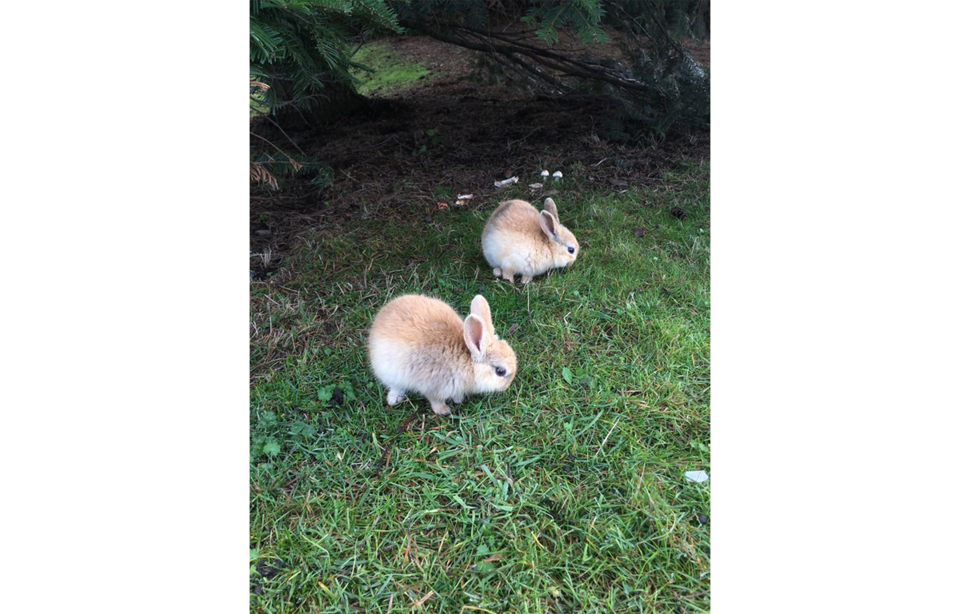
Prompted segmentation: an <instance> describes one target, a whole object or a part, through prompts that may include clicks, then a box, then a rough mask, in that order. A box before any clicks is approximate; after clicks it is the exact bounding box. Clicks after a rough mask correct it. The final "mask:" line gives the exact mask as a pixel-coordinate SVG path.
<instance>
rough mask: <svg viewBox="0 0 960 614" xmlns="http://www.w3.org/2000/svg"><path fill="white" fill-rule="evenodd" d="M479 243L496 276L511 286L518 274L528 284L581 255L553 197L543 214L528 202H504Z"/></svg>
mask: <svg viewBox="0 0 960 614" xmlns="http://www.w3.org/2000/svg"><path fill="white" fill-rule="evenodd" d="M480 243H481V245H482V247H483V256H484V257H485V258H486V259H487V262H488V263H489V264H490V266H491V267H493V275H494V276H495V277H503V278H504V279H506V280H507V281H509V282H511V283H513V276H514V275H516V274H518V273H519V274H520V281H521V282H522V283H525V284H526V283H529V282H530V280H531V279H533V278H534V277H536V276H537V275H542V274H544V273H546V272H547V271H549V270H550V269H557V268H563V267H565V266H569V265H571V264H573V262H574V261H575V260H576V259H577V256H578V255H579V254H580V244H579V243H578V242H577V238H576V237H575V236H573V233H572V232H570V231H569V230H567V228H566V227H565V226H564V225H563V224H561V223H560V217H559V215H558V214H557V205H556V203H554V202H553V199H552V198H547V199H546V200H545V201H544V202H543V211H537V210H536V208H534V206H533V205H531V204H530V203H528V202H527V201H525V200H508V201H506V202H503V203H501V204H500V206H499V207H497V209H496V210H495V211H494V212H493V215H491V216H490V219H489V220H487V224H486V225H485V226H484V227H483V234H482V235H481V237H480Z"/></svg>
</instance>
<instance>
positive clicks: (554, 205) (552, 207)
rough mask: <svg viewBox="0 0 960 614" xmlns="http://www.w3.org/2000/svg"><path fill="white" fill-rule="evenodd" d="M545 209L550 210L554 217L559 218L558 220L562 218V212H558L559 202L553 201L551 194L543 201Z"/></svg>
mask: <svg viewBox="0 0 960 614" xmlns="http://www.w3.org/2000/svg"><path fill="white" fill-rule="evenodd" d="M543 210H544V211H549V212H550V213H552V214H553V217H555V218H557V220H558V221H559V220H560V214H559V213H557V203H555V202H553V199H552V198H550V197H549V196H548V197H547V200H545V201H543Z"/></svg>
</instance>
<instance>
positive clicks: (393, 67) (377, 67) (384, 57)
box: [353, 41, 430, 96]
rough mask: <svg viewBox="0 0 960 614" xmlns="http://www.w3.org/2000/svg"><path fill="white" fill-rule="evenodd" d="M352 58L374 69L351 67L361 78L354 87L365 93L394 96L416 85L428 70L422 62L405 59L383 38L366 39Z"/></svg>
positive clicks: (427, 73) (366, 94) (428, 72)
mask: <svg viewBox="0 0 960 614" xmlns="http://www.w3.org/2000/svg"><path fill="white" fill-rule="evenodd" d="M353 60H354V61H355V62H358V63H360V64H363V65H365V66H368V67H370V68H372V69H373V70H372V71H366V70H355V71H353V74H354V76H355V77H357V78H358V79H359V80H360V84H359V85H358V86H357V91H358V92H359V93H360V94H362V95H364V96H372V95H377V96H393V95H396V94H398V93H400V92H402V91H404V90H406V89H409V88H411V87H413V86H415V85H417V84H418V81H420V80H421V79H423V78H425V77H427V75H429V74H430V71H429V70H427V69H426V68H425V67H424V66H423V65H422V64H418V63H416V62H410V61H408V60H405V59H404V58H402V57H401V56H400V55H398V54H397V53H395V52H394V51H392V50H391V49H390V47H388V46H387V44H386V43H385V42H383V41H372V42H370V43H367V44H366V45H365V46H363V47H362V48H361V49H360V51H358V52H357V54H356V55H355V56H354V57H353ZM420 83H422V81H420Z"/></svg>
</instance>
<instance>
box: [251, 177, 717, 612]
mask: <svg viewBox="0 0 960 614" xmlns="http://www.w3.org/2000/svg"><path fill="white" fill-rule="evenodd" d="M708 175H709V168H708V167H707V165H706V164H704V165H691V166H690V167H688V168H686V169H685V170H683V171H682V172H678V173H676V174H673V175H670V176H667V177H666V178H665V179H664V181H663V182H662V183H661V184H660V185H658V186H656V187H653V188H644V189H638V190H636V191H629V192H626V193H624V194H619V195H608V194H597V193H589V192H586V191H584V192H581V193H580V194H579V195H577V196H575V195H573V193H572V192H574V191H575V188H576V180H577V178H576V177H575V176H572V177H568V178H565V179H564V181H565V185H564V192H561V193H560V194H559V195H557V196H555V197H554V198H555V200H556V201H557V204H558V207H559V210H560V215H561V221H563V222H564V223H565V224H566V225H567V226H568V227H569V228H571V229H572V230H573V231H574V232H575V234H576V235H577V237H578V239H579V240H580V244H581V246H582V253H581V256H580V258H579V259H578V261H577V263H576V264H575V265H574V266H573V267H571V268H569V269H566V270H563V271H553V272H551V273H549V274H547V275H546V276H543V277H539V278H537V279H535V280H534V281H533V282H532V283H531V284H529V285H528V286H521V285H520V284H519V283H518V284H516V285H514V286H510V285H508V284H506V283H505V282H503V281H500V280H495V279H494V278H493V277H492V274H491V272H490V269H489V267H488V266H487V264H486V263H485V262H484V260H483V257H482V255H481V253H480V248H479V234H480V230H481V228H482V226H483V223H484V221H485V218H486V216H487V215H489V213H490V212H491V211H492V208H493V206H495V203H492V202H491V203H488V204H487V205H488V206H486V207H485V208H484V210H482V211H472V210H469V209H459V208H451V209H449V210H446V211H443V212H439V211H438V212H437V213H436V214H435V215H434V216H433V218H434V219H433V221H432V222H431V223H429V224H428V223H417V224H413V223H406V224H405V223H390V222H384V221H382V220H381V219H379V218H375V219H370V220H363V219H361V220H356V221H346V222H345V223H344V226H343V227H342V228H339V229H337V230H336V231H333V230H330V231H322V232H320V233H319V234H317V235H316V236H315V237H313V238H312V240H310V241H308V242H307V243H306V244H305V245H303V246H302V247H301V249H300V250H299V251H298V253H297V254H296V255H294V256H293V257H292V258H291V260H290V261H288V263H287V273H286V274H285V275H281V276H280V279H278V280H276V281H274V282H272V283H270V284H255V285H254V286H253V289H252V299H251V311H252V313H251V316H252V325H253V326H252V330H253V332H252V340H251V361H252V363H251V366H252V373H253V376H252V377H253V383H252V392H251V416H250V421H251V452H250V458H251V469H250V489H251V501H250V548H251V572H250V579H251V587H252V590H253V588H256V591H257V592H253V593H251V608H252V610H254V611H261V612H347V611H358V612H361V611H362V612H388V611H389V612H397V613H399V612H412V611H418V612H453V613H458V612H498V613H499V612H561V611H563V612H624V611H638V612H639V611H644V612H646V611H649V612H684V611H686V612H705V611H709V610H710V594H709V587H710V534H709V523H706V524H702V523H701V520H706V519H705V518H703V517H702V516H701V515H703V516H709V513H710V511H709V510H710V486H709V484H710V483H709V482H707V483H704V484H695V483H691V482H687V481H685V479H684V476H683V473H684V472H685V471H690V470H695V469H704V470H706V471H708V472H709V471H710V455H709V446H710V415H709V402H710V383H709V373H710V371H709V359H710V332H709V326H710V323H709V313H710V293H709V278H710V264H709V256H710V235H709V218H710V211H709V196H708V190H709V180H708ZM507 196H510V194H508V193H504V197H507ZM675 206H680V207H683V208H684V209H685V210H686V211H687V212H688V213H689V217H688V219H687V220H679V219H677V218H675V217H673V216H671V215H670V213H669V211H670V208H671V207H675ZM638 227H639V228H643V229H645V230H646V234H645V235H644V236H643V237H642V238H641V237H637V236H635V234H634V229H635V228H638ZM409 292H423V293H426V294H430V295H432V296H436V297H439V298H441V299H444V300H446V301H447V302H449V303H450V304H451V305H453V306H454V308H455V309H457V310H458V311H459V312H460V313H461V314H465V313H467V310H468V308H469V303H470V299H471V298H472V297H473V296H474V295H475V294H477V293H480V294H483V295H484V296H485V297H486V298H487V299H488V301H489V302H490V306H491V309H492V312H493V319H494V324H495V325H496V327H497V332H498V333H499V334H500V335H501V336H503V337H505V338H506V339H507V340H508V341H509V342H510V344H511V345H512V346H513V348H514V350H515V351H516V354H517V359H518V363H519V370H518V374H517V377H516V379H515V381H514V383H513V385H512V386H511V387H510V389H509V390H508V391H507V392H506V393H504V394H501V395H495V396H473V397H468V398H467V399H466V400H465V401H464V403H463V404H461V405H460V406H457V407H455V408H454V412H453V414H452V415H451V416H449V417H446V418H438V417H436V416H434V415H433V414H432V412H431V411H430V409H429V404H428V403H427V402H426V401H425V400H424V399H423V398H421V397H418V396H416V395H413V396H412V397H411V398H410V399H409V400H408V401H405V402H404V403H402V404H400V405H398V406H396V407H393V408H386V407H384V398H385V391H384V390H383V389H382V387H381V386H380V384H379V383H378V382H377V381H376V380H375V379H374V377H373V376H372V375H371V374H370V372H369V369H368V367H367V365H366V353H365V349H364V339H365V329H366V327H367V326H368V325H369V323H370V321H371V318H372V317H373V315H374V313H375V312H376V310H377V309H378V308H379V307H380V306H382V305H383V304H384V303H385V302H386V301H387V300H389V299H390V298H391V297H393V296H397V295H399V294H403V293H409ZM511 329H512V330H511ZM508 330H510V331H511V332H509V333H507V331H508ZM338 389H339V390H338ZM341 397H342V398H341ZM338 401H339V402H338ZM414 415H416V418H415V419H414V420H412V421H409V419H410V418H411V416H414ZM408 421H409V424H407V423H408ZM405 424H406V425H407V427H408V428H406V430H402V431H401V432H399V433H398V429H400V427H402V426H404V425H405Z"/></svg>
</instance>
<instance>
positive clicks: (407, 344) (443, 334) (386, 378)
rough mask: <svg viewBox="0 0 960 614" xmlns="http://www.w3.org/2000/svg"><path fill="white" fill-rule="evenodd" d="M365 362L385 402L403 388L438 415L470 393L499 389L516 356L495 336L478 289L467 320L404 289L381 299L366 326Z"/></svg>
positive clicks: (513, 371) (393, 401)
mask: <svg viewBox="0 0 960 614" xmlns="http://www.w3.org/2000/svg"><path fill="white" fill-rule="evenodd" d="M369 350H370V366H371V367H372V368H373V373H374V375H376V376H377V379H379V380H380V382H381V383H383V385H384V386H386V387H387V389H388V391H387V404H388V405H396V404H397V403H399V402H400V401H402V400H403V399H404V396H405V395H406V393H407V392H417V393H420V394H422V395H423V396H425V397H426V398H427V400H428V401H430V407H431V408H432V409H433V411H434V413H436V414H437V415H438V416H445V415H447V414H449V413H450V407H448V406H447V403H446V401H447V399H453V402H454V403H460V402H461V401H463V397H464V396H466V395H468V394H474V393H490V392H502V391H504V390H506V389H507V387H508V386H510V382H512V381H513V377H514V376H515V375H516V374H517V356H516V354H514V353H513V349H512V348H511V347H510V346H509V345H508V344H507V342H506V341H503V340H501V339H498V338H497V335H496V334H495V333H494V330H493V319H492V318H491V317H490V305H488V304H487V301H486V299H484V298H483V297H482V296H480V295H479V294H478V295H477V296H475V297H473V301H471V303H470V315H468V316H467V318H466V320H461V319H460V316H458V315H457V313H456V312H455V311H454V310H453V309H452V308H451V307H450V306H449V305H447V304H446V303H444V302H443V301H440V300H437V299H435V298H430V297H427V296H420V295H414V294H408V295H405V296H400V297H397V298H395V299H393V300H392V301H390V302H389V303H387V304H386V305H384V306H383V308H382V309H381V310H380V312H379V313H378V314H377V315H376V317H375V318H374V319H373V325H372V326H371V327H370V345H369Z"/></svg>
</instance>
